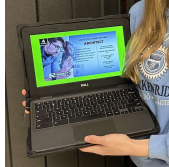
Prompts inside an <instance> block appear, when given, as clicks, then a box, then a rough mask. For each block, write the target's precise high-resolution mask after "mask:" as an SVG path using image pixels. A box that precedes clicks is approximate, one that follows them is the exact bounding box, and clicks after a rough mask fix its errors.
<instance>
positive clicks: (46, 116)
mask: <svg viewBox="0 0 169 167" xmlns="http://www.w3.org/2000/svg"><path fill="white" fill-rule="evenodd" d="M36 118H37V119H38V118H48V114H47V113H45V114H37V115H36Z"/></svg>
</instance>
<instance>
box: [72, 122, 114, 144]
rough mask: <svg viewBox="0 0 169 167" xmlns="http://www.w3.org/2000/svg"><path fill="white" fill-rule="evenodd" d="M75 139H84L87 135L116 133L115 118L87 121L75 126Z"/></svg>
mask: <svg viewBox="0 0 169 167" xmlns="http://www.w3.org/2000/svg"><path fill="white" fill-rule="evenodd" d="M73 131H74V137H75V140H76V141H77V140H84V137H85V136H87V135H98V136H103V135H106V134H111V133H116V128H115V126H114V122H113V119H108V120H103V121H97V122H88V123H87V122H86V123H85V124H79V125H74V126H73Z"/></svg>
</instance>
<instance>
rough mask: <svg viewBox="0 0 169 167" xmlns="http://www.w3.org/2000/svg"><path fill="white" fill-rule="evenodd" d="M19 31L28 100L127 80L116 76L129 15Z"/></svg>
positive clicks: (125, 38) (102, 86)
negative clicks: (20, 33)
mask: <svg viewBox="0 0 169 167" xmlns="http://www.w3.org/2000/svg"><path fill="white" fill-rule="evenodd" d="M21 32H22V40H23V51H24V60H25V71H26V79H27V84H28V87H29V94H30V97H32V98H39V97H44V96H55V95H58V94H63V93H72V92H73V93H76V92H79V91H87V90H93V89H98V88H105V87H108V86H116V85H120V84H124V83H126V82H127V81H126V80H125V79H122V78H120V77H119V76H121V74H122V70H123V66H124V60H125V44H126V43H127V40H128V39H129V37H130V28H129V19H128V17H114V18H113V17H109V18H99V19H89V20H87V21H83V20H82V21H75V22H64V23H63V22H62V23H55V24H42V25H31V26H26V27H24V28H23V29H22V31H21ZM68 59H69V60H68ZM64 67H65V68H64ZM63 69H65V70H63Z"/></svg>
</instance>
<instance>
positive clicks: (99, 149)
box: [79, 145, 105, 155]
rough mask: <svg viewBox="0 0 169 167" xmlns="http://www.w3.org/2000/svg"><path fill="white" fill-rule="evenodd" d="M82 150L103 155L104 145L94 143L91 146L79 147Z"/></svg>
mask: <svg viewBox="0 0 169 167" xmlns="http://www.w3.org/2000/svg"><path fill="white" fill-rule="evenodd" d="M79 150H80V151H82V152H88V153H94V154H99V155H105V154H104V152H105V151H104V150H105V147H104V146H100V145H96V146H91V147H86V148H80V149H79Z"/></svg>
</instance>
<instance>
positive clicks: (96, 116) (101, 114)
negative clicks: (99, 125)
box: [69, 113, 106, 123]
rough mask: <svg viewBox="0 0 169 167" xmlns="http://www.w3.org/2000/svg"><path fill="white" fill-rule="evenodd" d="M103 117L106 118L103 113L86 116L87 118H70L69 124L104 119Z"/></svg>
mask: <svg viewBox="0 0 169 167" xmlns="http://www.w3.org/2000/svg"><path fill="white" fill-rule="evenodd" d="M104 117H106V115H105V113H100V114H93V115H87V116H82V117H75V118H70V119H69V122H70V123H75V122H82V121H87V120H92V119H98V118H104Z"/></svg>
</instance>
